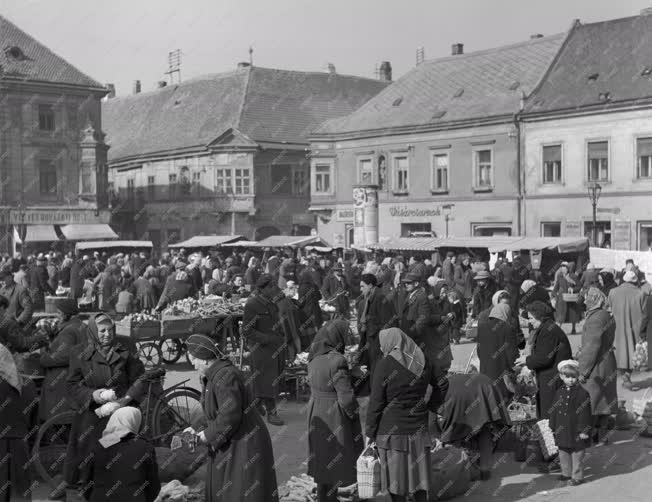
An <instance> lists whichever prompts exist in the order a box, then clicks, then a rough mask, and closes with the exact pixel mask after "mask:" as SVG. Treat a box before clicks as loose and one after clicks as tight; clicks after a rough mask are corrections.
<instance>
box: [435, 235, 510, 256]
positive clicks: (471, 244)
mask: <svg viewBox="0 0 652 502" xmlns="http://www.w3.org/2000/svg"><path fill="white" fill-rule="evenodd" d="M521 239H522V237H502V236H492V237H450V238H447V239H437V247H439V248H464V249H488V250H489V251H490V252H491V253H493V252H495V251H492V250H491V249H492V248H494V247H501V246H509V245H511V244H513V243H515V242H517V241H520V240H521Z"/></svg>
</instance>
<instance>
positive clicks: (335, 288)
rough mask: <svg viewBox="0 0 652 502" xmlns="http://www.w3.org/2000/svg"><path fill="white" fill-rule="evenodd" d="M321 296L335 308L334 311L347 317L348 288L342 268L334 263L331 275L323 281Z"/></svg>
mask: <svg viewBox="0 0 652 502" xmlns="http://www.w3.org/2000/svg"><path fill="white" fill-rule="evenodd" d="M321 294H322V296H323V297H324V299H325V300H326V301H327V302H328V303H330V304H331V305H333V306H334V307H335V311H336V312H337V313H338V314H340V315H342V316H346V317H348V315H349V287H348V284H347V283H346V280H345V279H344V267H343V266H342V265H341V264H340V263H336V264H335V266H334V267H333V269H332V273H331V274H330V275H329V276H328V277H326V279H324V283H323V285H322V290H321Z"/></svg>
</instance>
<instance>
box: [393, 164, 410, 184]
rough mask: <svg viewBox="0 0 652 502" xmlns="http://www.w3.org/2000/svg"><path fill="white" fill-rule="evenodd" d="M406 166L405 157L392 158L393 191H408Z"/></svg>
mask: <svg viewBox="0 0 652 502" xmlns="http://www.w3.org/2000/svg"><path fill="white" fill-rule="evenodd" d="M408 165H409V164H408V158H407V157H394V182H395V184H394V190H395V191H396V192H407V191H408V190H409V185H408Z"/></svg>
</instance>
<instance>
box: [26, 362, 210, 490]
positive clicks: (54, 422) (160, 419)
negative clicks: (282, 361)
mask: <svg viewBox="0 0 652 502" xmlns="http://www.w3.org/2000/svg"><path fill="white" fill-rule="evenodd" d="M165 373H166V371H165V369H163V368H155V369H152V370H148V371H146V372H145V373H144V374H143V375H142V376H141V377H140V378H139V380H140V381H141V382H143V383H146V384H147V386H148V387H147V394H146V397H145V399H143V401H142V402H141V403H140V408H141V410H144V411H143V420H142V426H141V432H140V434H141V435H144V436H145V437H147V438H148V439H149V440H150V441H152V442H153V443H154V444H158V445H163V444H169V442H170V439H171V438H172V436H173V435H174V434H177V433H178V432H181V431H183V430H184V429H185V428H186V427H192V426H196V425H197V422H198V421H200V420H201V419H202V417H203V414H202V413H200V412H201V403H200V400H201V392H199V391H198V390H197V389H194V388H192V387H188V386H185V385H184V384H185V383H186V382H188V381H189V380H190V379H187V380H184V381H182V382H179V383H178V384H176V385H173V386H172V387H169V388H167V389H165V390H163V388H162V384H163V380H164V377H165ZM158 385H160V386H161V387H160V389H161V390H160V391H159V390H158V389H157V386H158ZM75 414H76V412H75V411H65V412H62V413H59V414H57V415H55V416H53V417H51V418H49V419H48V420H46V421H45V422H44V423H43V424H42V425H41V427H40V428H39V431H38V433H37V434H36V438H35V440H34V446H33V448H32V461H33V463H34V467H35V468H36V471H37V472H38V474H39V475H40V476H41V478H42V479H43V481H45V482H46V483H47V484H49V485H50V486H52V487H53V488H56V487H57V486H58V484H59V480H58V479H57V478H59V477H60V475H61V469H62V466H63V462H64V460H65V458H66V449H67V446H68V433H69V429H70V424H71V423H72V420H73V418H74V416H75ZM150 434H151V435H150Z"/></svg>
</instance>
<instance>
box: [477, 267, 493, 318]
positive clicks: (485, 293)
mask: <svg viewBox="0 0 652 502" xmlns="http://www.w3.org/2000/svg"><path fill="white" fill-rule="evenodd" d="M473 280H474V281H475V289H474V291H473V297H472V300H471V301H472V303H473V307H472V311H471V316H472V317H473V318H474V319H477V318H478V315H480V312H482V311H483V310H486V309H488V308H489V307H491V297H492V296H493V295H494V293H495V292H496V285H495V283H494V280H493V278H492V277H491V274H490V273H489V272H487V271H486V270H480V271H479V272H478V273H477V274H475V277H473Z"/></svg>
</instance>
